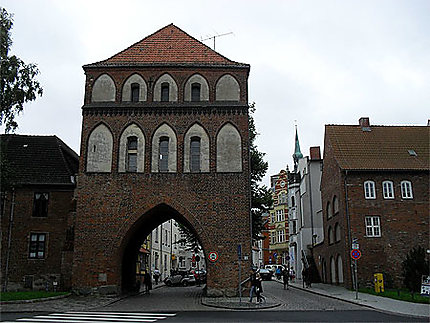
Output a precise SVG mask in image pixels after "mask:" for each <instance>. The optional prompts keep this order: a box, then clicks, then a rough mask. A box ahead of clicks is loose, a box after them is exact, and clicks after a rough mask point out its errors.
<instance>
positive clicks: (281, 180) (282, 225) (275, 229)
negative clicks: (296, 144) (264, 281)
mask: <svg viewBox="0 0 430 323" xmlns="http://www.w3.org/2000/svg"><path fill="white" fill-rule="evenodd" d="M270 184H271V188H272V198H273V206H272V207H271V208H270V210H269V219H268V220H269V222H268V229H269V252H268V260H269V262H268V263H266V264H280V265H286V264H287V263H288V254H289V251H288V245H289V229H288V204H287V195H288V178H287V172H286V171H285V170H281V171H280V172H279V174H276V175H273V176H271V177H270Z"/></svg>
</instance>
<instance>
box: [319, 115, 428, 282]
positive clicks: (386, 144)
mask: <svg viewBox="0 0 430 323" xmlns="http://www.w3.org/2000/svg"><path fill="white" fill-rule="evenodd" d="M429 138H430V126H372V125H370V121H369V118H361V119H360V121H359V124H358V125H345V126H340V125H327V126H326V128H325V139H324V167H323V174H322V179H321V194H322V205H323V224H324V236H325V239H324V241H323V242H322V243H320V244H319V245H318V246H317V247H316V248H314V256H315V260H316V263H317V266H318V269H319V272H320V275H321V278H322V280H323V281H324V282H327V283H332V284H343V285H345V286H346V287H352V286H353V282H354V276H353V275H352V272H353V268H354V267H353V265H354V262H353V261H352V259H351V255H350V252H351V248H352V243H353V242H355V243H356V244H358V246H359V250H360V251H361V258H360V259H359V260H358V261H357V266H358V267H357V269H358V270H357V271H358V278H357V281H358V283H359V286H366V285H372V284H373V275H374V273H383V274H384V280H385V284H386V287H399V286H401V284H402V279H403V278H402V276H401V275H402V269H401V265H402V262H403V260H404V259H405V258H406V255H407V253H408V252H409V251H410V250H411V249H412V248H413V247H416V246H422V247H424V248H425V249H427V248H428V246H429V156H430V152H429Z"/></svg>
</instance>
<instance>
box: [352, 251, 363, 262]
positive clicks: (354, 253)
mask: <svg viewBox="0 0 430 323" xmlns="http://www.w3.org/2000/svg"><path fill="white" fill-rule="evenodd" d="M360 257H361V252H360V250H359V249H352V250H351V258H352V259H354V260H358V259H360Z"/></svg>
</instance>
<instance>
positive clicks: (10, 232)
mask: <svg viewBox="0 0 430 323" xmlns="http://www.w3.org/2000/svg"><path fill="white" fill-rule="evenodd" d="M14 209H15V188H12V204H11V207H10V216H9V233H8V238H7V254H6V269H5V277H4V285H3V291H4V292H6V291H7V284H8V280H9V259H10V250H11V243H12V229H13V215H14Z"/></svg>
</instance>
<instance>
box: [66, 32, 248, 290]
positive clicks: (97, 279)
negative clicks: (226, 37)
mask: <svg viewBox="0 0 430 323" xmlns="http://www.w3.org/2000/svg"><path fill="white" fill-rule="evenodd" d="M169 28H172V29H174V30H173V31H172V33H176V32H177V30H176V29H175V28H176V27H174V26H173V27H171V26H168V27H167V29H169ZM144 41H145V40H144ZM196 42H197V41H196ZM196 46H197V45H196ZM198 46H200V45H198ZM217 55H218V54H217ZM114 57H115V56H114ZM84 69H85V73H86V85H85V105H84V107H83V123H82V139H81V143H82V144H81V158H80V171H79V178H78V190H77V196H78V203H77V218H76V236H75V254H74V261H73V285H74V288H75V289H78V290H79V289H81V290H82V289H88V288H105V287H106V286H107V287H106V288H114V289H117V290H119V289H122V290H123V291H124V290H128V289H129V288H131V287H132V286H133V284H134V281H135V277H134V271H135V259H136V254H137V251H138V250H139V247H140V244H141V243H142V241H143V240H144V239H145V237H146V236H147V235H148V234H149V233H150V232H151V231H152V230H153V229H155V227H156V226H157V225H159V224H161V223H163V222H164V221H166V220H168V219H171V218H174V219H175V220H176V221H178V222H181V223H184V224H186V225H188V226H189V227H190V228H192V229H193V230H194V231H195V233H196V234H197V236H198V237H199V240H200V242H201V245H202V247H203V249H204V252H205V255H206V257H207V256H208V253H209V252H212V251H215V252H217V253H218V255H219V259H218V260H217V261H216V262H214V263H212V262H210V261H208V260H206V263H207V271H208V279H207V286H208V293H209V294H210V295H211V294H217V295H218V294H224V295H233V294H236V289H237V284H238V275H237V273H238V264H237V261H236V260H237V259H236V258H237V255H236V250H237V245H238V244H242V248H243V253H244V254H248V255H250V254H251V241H250V237H251V234H250V213H249V199H250V192H249V158H248V154H249V148H248V146H249V145H248V104H247V78H248V73H249V66H248V65H243V64H233V65H232V66H225V65H222V66H217V65H213V64H206V65H205V64H191V65H190V64H188V65H187V64H185V65H184V64H179V63H177V62H175V63H169V64H165V65H163V66H157V64H136V65H135V66H133V65H132V64H128V63H127V64H122V65H121V64H119V65H118V64H117V63H115V64H114V66H111V65H109V66H105V65H104V64H97V63H96V64H92V65H87V66H85V67H84ZM136 73H137V74H139V75H140V76H141V77H142V78H143V79H144V80H145V82H146V85H147V100H146V101H142V102H123V100H122V97H121V93H122V87H123V85H124V84H125V82H126V80H127V79H128V77H130V76H131V75H133V74H136ZM166 73H167V74H168V75H170V76H171V77H172V78H173V80H174V81H175V82H176V84H177V89H178V100H177V101H175V102H154V93H153V90H154V84H155V82H156V80H157V79H158V77H160V76H161V75H164V74H166ZM196 73H198V74H199V75H201V76H202V77H203V78H204V79H205V80H206V81H207V83H208V85H209V100H208V101H198V102H185V101H184V97H185V95H184V91H185V83H186V81H187V80H188V79H189V78H190V77H191V76H193V75H195V74H196ZM101 74H108V75H109V76H110V77H111V78H112V80H113V81H114V84H115V87H116V95H115V101H114V102H92V101H91V98H92V96H91V93H92V91H93V85H94V82H95V80H97V78H98V77H99V76H100V75H101ZM225 74H229V75H232V76H233V77H234V78H235V79H236V80H237V82H238V84H239V87H240V98H239V100H238V101H235V102H230V101H229V102H226V101H216V100H215V92H216V84H217V81H218V80H219V79H220V78H221V77H222V76H223V75H225ZM101 123H103V124H104V125H105V126H106V127H107V128H108V129H109V131H110V133H111V134H112V137H113V148H112V165H111V171H110V172H105V173H100V172H88V171H87V169H86V165H87V162H88V161H87V152H88V149H92V147H88V145H87V144H88V138H89V136H90V134H91V132H92V131H93V130H94V129H95V127H97V126H98V125H99V124H101ZM227 123H229V124H231V125H233V126H234V128H235V129H237V131H238V133H239V134H240V140H241V142H240V144H241V147H242V150H241V156H240V157H241V169H242V171H240V172H237V171H235V172H217V136H218V133H219V131H220V129H221V128H222V127H223V126H224V125H225V124H227ZM130 124H135V125H137V126H138V127H139V128H140V129H141V130H142V132H143V134H144V137H145V146H144V170H143V172H139V173H136V172H124V173H121V172H118V167H119V165H118V162H119V159H120V158H119V155H118V154H119V152H120V147H119V144H120V140H119V139H120V137H121V134H122V133H123V131H124V129H125V128H126V127H127V126H129V125H130ZM163 124H167V125H168V126H169V127H170V128H171V129H172V130H173V132H174V135H175V136H176V140H177V143H176V151H175V152H176V160H175V161H174V163H175V167H176V168H175V171H170V170H169V172H168V173H161V172H158V171H154V169H153V166H152V164H151V160H152V158H153V154H152V149H153V146H152V138H153V136H154V133H155V132H156V130H157V129H158V128H159V127H160V126H161V125H163ZM195 124H198V125H199V126H201V127H202V128H203V129H204V130H205V131H206V133H207V135H208V137H209V171H208V172H201V173H189V172H184V140H185V136H186V133H187V131H188V129H190V128H191V127H192V126H193V125H195ZM94 149H95V148H94ZM170 162H171V161H169V163H170ZM249 265H251V264H249Z"/></svg>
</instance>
